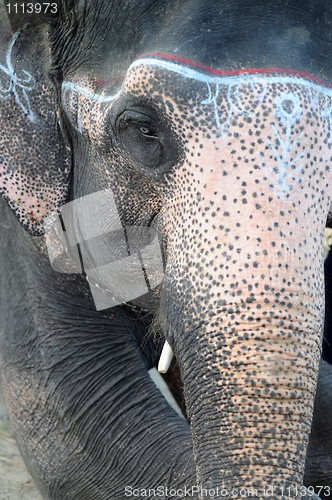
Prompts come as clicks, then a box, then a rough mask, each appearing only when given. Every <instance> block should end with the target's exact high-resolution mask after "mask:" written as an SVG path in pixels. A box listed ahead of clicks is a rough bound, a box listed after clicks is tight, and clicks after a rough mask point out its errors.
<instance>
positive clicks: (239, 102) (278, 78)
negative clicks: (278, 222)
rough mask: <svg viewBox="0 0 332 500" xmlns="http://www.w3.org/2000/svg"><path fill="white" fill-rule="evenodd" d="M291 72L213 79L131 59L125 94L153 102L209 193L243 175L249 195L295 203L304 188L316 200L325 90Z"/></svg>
mask: <svg viewBox="0 0 332 500" xmlns="http://www.w3.org/2000/svg"><path fill="white" fill-rule="evenodd" d="M266 71H269V70H266ZM284 71H286V70H284ZM295 73H296V72H294V74H285V73H284V74H275V73H274V74H250V71H249V73H248V74H245V75H244V74H240V75H226V76H224V75H221V76H215V75H211V74H208V73H202V72H199V71H197V70H192V69H190V68H189V69H188V68H186V67H182V66H179V65H175V64H173V63H169V62H168V61H159V60H153V59H149V60H146V61H144V60H138V61H136V62H135V63H134V64H133V65H132V66H131V67H130V68H129V71H128V74H127V77H126V80H125V82H124V91H125V92H128V93H130V95H132V96H135V97H137V98H138V99H140V98H142V96H145V97H146V96H149V97H150V98H151V100H152V102H154V103H155V104H158V103H159V105H160V107H161V108H162V109H163V111H164V112H165V113H166V115H167V116H168V117H169V119H170V121H171V123H172V126H173V128H175V129H177V133H178V135H179V137H182V138H185V142H186V147H187V164H188V162H189V163H190V164H191V163H192V164H193V165H196V167H198V166H199V167H200V171H203V170H204V173H203V175H206V174H207V173H208V177H209V181H208V182H206V184H207V186H208V188H207V189H210V190H211V194H212V192H213V191H214V188H215V183H216V182H217V183H218V184H219V185H220V184H222V183H224V185H226V184H227V188H228V189H233V190H234V189H235V185H233V183H235V184H239V185H241V183H242V182H243V180H244V177H246V179H245V180H246V182H247V184H248V183H249V184H250V183H251V184H252V189H251V191H254V192H255V193H257V191H259V189H260V186H261V189H263V190H265V192H269V191H270V194H271V196H272V194H273V196H275V197H277V198H278V199H281V200H284V201H286V200H288V201H289V202H294V196H295V193H297V191H298V190H299V188H301V189H302V190H303V188H304V187H305V189H306V190H307V191H312V194H310V199H311V198H312V197H313V198H317V199H316V201H317V200H318V197H320V196H321V194H322V191H321V190H323V191H324V192H325V194H327V195H328V193H329V190H328V185H329V182H330V178H329V176H330V174H329V172H330V168H329V164H330V162H331V123H332V120H331V113H332V89H331V88H330V87H329V86H328V85H324V84H323V83H322V82H318V81H316V80H317V79H315V78H314V77H310V75H308V74H303V73H302V72H300V74H295ZM188 146H189V147H188ZM205 167H206V168H205ZM207 167H208V168H207ZM185 168H187V166H186V167H185ZM240 172H241V174H240ZM239 174H240V177H239ZM198 176H199V174H198ZM196 177H197V174H196ZM210 177H211V179H210ZM237 180H240V181H241V182H240V183H239V182H237ZM190 183H192V180H190ZM230 183H231V184H230ZM257 184H260V186H257ZM301 197H302V198H303V200H302V209H303V208H304V206H303V205H304V204H306V203H304V202H305V200H304V196H303V193H302V195H301ZM327 197H328V196H327ZM306 199H308V197H306ZM308 203H309V202H308ZM310 203H311V202H310ZM310 203H309V204H310ZM327 203H328V199H327ZM307 208H308V207H307Z"/></svg>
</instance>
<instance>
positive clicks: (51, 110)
mask: <svg viewBox="0 0 332 500" xmlns="http://www.w3.org/2000/svg"><path fill="white" fill-rule="evenodd" d="M0 1H1V0H0ZM22 5H24V8H25V13H23V12H22V11H20V9H22ZM37 5H38V4H35V3H32V2H31V3H29V4H27V3H23V4H22V3H21V2H17V3H16V2H13V1H9V2H8V0H6V1H5V2H4V3H2V2H1V3H0V131H1V133H0V193H1V195H2V196H3V198H4V199H5V200H6V201H7V203H8V205H9V206H10V208H11V209H12V210H13V212H14V213H15V215H16V217H17V218H18V220H19V221H20V223H21V224H22V226H23V227H24V228H25V229H26V230H27V231H29V233H30V234H32V235H41V234H43V233H44V232H45V231H44V224H43V221H44V219H45V217H46V216H47V214H48V213H50V212H52V211H58V210H59V208H60V207H61V206H62V205H63V204H64V203H65V202H66V200H67V197H68V192H69V185H70V171H71V168H70V167H71V153H70V149H69V147H68V145H66V144H65V141H64V138H63V135H62V133H61V130H60V126H59V120H58V115H59V113H58V111H57V110H58V104H57V96H56V92H55V90H54V87H53V86H52V83H51V81H50V80H49V79H48V76H47V68H48V61H47V54H48V52H47V47H46V46H45V43H46V41H47V36H46V35H47V30H48V24H49V22H52V23H53V24H54V23H56V19H55V17H54V16H56V15H57V14H56V12H54V11H55V10H56V9H55V7H54V6H56V4H55V3H54V4H52V5H53V9H52V10H53V13H51V12H50V17H49V18H48V19H47V15H45V13H44V15H43V16H39V15H38V14H37V13H36V10H38V9H36V8H35V7H37ZM40 5H42V6H45V5H49V6H50V5H51V4H39V6H40ZM28 6H30V7H28ZM31 6H33V7H31ZM29 8H30V10H32V13H31V14H28V13H27V9H29ZM9 9H10V10H11V12H9ZM17 9H18V12H15V10H17Z"/></svg>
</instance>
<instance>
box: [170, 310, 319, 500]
mask: <svg viewBox="0 0 332 500" xmlns="http://www.w3.org/2000/svg"><path fill="white" fill-rule="evenodd" d="M256 305H258V304H256ZM237 308H239V306H235V305H227V306H225V307H224V308H222V309H223V312H221V313H220V315H219V316H217V317H216V316H212V318H211V322H210V324H209V326H207V327H206V326H204V325H201V326H200V328H198V329H197V336H196V341H195V342H188V343H187V342H183V347H182V348H181V349H179V350H178V352H177V355H178V356H180V358H181V359H180V365H181V366H182V367H183V371H182V377H183V381H184V390H185V399H186V404H187V411H188V415H189V418H190V423H191V430H192V435H193V442H194V452H195V457H196V465H197V475H198V482H199V484H200V486H201V488H202V489H203V490H202V491H201V496H202V498H210V497H214V496H216V494H217V492H216V488H217V487H219V488H220V489H225V490H226V491H227V495H228V494H231V495H232V496H234V493H232V490H233V489H234V488H235V489H238V490H240V489H243V491H244V492H245V496H246V497H248V496H249V497H251V496H252V497H255V498H257V497H258V498H262V497H265V496H267V495H268V493H269V492H270V493H271V492H272V493H273V496H276V497H281V496H282V494H285V495H287V496H290V497H294V498H295V497H297V496H298V495H299V491H300V487H301V485H302V478H303V474H304V463H305V456H306V449H307V444H308V439H309V433H310V427H311V419H312V411H313V403H314V394H315V386H316V376H317V367H318V363H319V357H320V350H319V346H318V345H317V333H316V331H317V330H315V328H314V324H313V323H314V322H313V321H312V317H311V316H310V314H306V311H305V306H304V305H303V308H302V312H303V315H301V322H300V321H299V324H298V325H295V324H294V322H292V321H289V320H287V318H286V317H285V316H282V315H281V314H276V315H273V316H271V315H270V316H265V317H264V319H262V320H261V321H257V320H256V321H252V322H249V321H250V320H249V319H248V320H247V322H245V324H241V327H239V325H238V324H237V322H236V321H235V320H234V314H233V310H236V309H237ZM300 313H301V311H299V314H300ZM263 322H264V324H263ZM211 323H212V324H214V326H212V325H211ZM260 323H262V324H260ZM300 323H302V325H301V324H300ZM305 323H307V324H308V325H307V330H306V331H304V328H305ZM315 323H316V322H315ZM221 324H224V325H227V326H226V327H224V328H222V326H221ZM217 325H218V326H217ZM300 328H301V329H300ZM316 328H319V325H318V324H317V323H316ZM201 329H203V330H204V335H203V337H202V336H201V335H200V330H201ZM221 330H223V332H221ZM225 330H227V337H226V336H225V333H226V331H225ZM189 338H191V339H192V335H190V337H189ZM308 352H310V353H311V356H310V357H309V358H308V356H307V353H308ZM194 357H196V362H195V364H194V363H193V358H194ZM197 358H198V359H199V361H198V362H197ZM296 489H297V491H298V493H296ZM204 490H205V491H204ZM210 490H212V491H210ZM250 490H256V492H255V491H252V493H251V491H250ZM224 493H225V492H224ZM241 496H242V494H241Z"/></svg>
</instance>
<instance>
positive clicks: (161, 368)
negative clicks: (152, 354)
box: [158, 340, 174, 373]
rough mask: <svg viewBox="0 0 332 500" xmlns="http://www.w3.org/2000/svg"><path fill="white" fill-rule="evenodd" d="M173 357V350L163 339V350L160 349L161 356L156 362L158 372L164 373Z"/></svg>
mask: <svg viewBox="0 0 332 500" xmlns="http://www.w3.org/2000/svg"><path fill="white" fill-rule="evenodd" d="M173 358H174V352H173V351H172V348H171V346H170V345H169V343H168V342H167V340H166V341H165V344H164V347H163V350H162V351H161V356H160V359H159V363H158V372H159V373H166V372H167V370H168V368H169V367H170V364H171V363H172V359H173Z"/></svg>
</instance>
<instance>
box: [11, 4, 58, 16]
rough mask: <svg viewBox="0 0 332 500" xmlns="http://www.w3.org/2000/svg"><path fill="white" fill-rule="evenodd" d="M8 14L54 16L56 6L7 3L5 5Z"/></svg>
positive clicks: (56, 9)
mask: <svg viewBox="0 0 332 500" xmlns="http://www.w3.org/2000/svg"><path fill="white" fill-rule="evenodd" d="M6 7H7V10H8V14H47V13H51V14H56V13H57V11H58V4H57V3H55V2H53V3H47V2H43V3H38V2H37V3H19V2H18V3H8V4H7V5H6Z"/></svg>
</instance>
